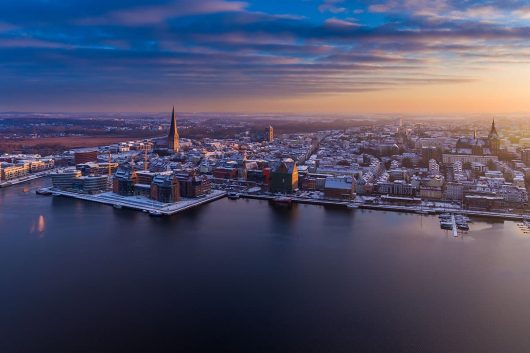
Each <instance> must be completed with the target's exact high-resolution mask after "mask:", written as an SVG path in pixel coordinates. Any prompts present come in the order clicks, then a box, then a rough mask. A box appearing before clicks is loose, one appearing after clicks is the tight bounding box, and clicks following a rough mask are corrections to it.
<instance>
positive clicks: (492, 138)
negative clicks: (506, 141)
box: [488, 118, 501, 155]
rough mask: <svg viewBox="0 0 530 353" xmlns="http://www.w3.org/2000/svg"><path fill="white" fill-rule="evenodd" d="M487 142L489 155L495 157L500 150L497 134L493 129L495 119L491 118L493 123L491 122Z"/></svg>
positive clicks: (495, 129) (494, 128)
mask: <svg viewBox="0 0 530 353" xmlns="http://www.w3.org/2000/svg"><path fill="white" fill-rule="evenodd" d="M488 142H489V146H490V150H491V153H492V154H494V155H497V154H498V153H499V150H500V145H501V142H500V139H499V134H498V133H497V128H496V127H495V118H493V121H492V122H491V130H490V133H489V135H488Z"/></svg>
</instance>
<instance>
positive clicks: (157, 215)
mask: <svg viewBox="0 0 530 353" xmlns="http://www.w3.org/2000/svg"><path fill="white" fill-rule="evenodd" d="M149 215H150V216H151V217H160V216H162V212H160V211H155V210H153V211H149Z"/></svg>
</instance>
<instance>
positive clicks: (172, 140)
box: [167, 106, 180, 152]
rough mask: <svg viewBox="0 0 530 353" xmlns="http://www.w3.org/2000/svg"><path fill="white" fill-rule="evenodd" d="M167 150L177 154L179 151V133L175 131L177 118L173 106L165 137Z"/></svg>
mask: <svg viewBox="0 0 530 353" xmlns="http://www.w3.org/2000/svg"><path fill="white" fill-rule="evenodd" d="M167 139H168V143H167V147H168V149H170V150H172V151H174V152H179V151H180V142H179V132H178V130H177V117H176V116H175V106H173V111H172V113H171V127H170V128H169V135H168V137H167Z"/></svg>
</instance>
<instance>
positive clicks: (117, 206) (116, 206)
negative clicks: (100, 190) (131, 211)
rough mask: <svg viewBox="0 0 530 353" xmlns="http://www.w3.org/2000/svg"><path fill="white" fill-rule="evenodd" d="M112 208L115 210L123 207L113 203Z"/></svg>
mask: <svg viewBox="0 0 530 353" xmlns="http://www.w3.org/2000/svg"><path fill="white" fill-rule="evenodd" d="M112 207H114V208H117V209H120V208H123V206H122V205H120V204H119V203H115V204H114V205H112Z"/></svg>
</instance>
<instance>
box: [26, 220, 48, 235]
mask: <svg viewBox="0 0 530 353" xmlns="http://www.w3.org/2000/svg"><path fill="white" fill-rule="evenodd" d="M45 230H46V220H45V218H44V216H43V215H39V217H37V220H36V221H34V222H33V223H32V224H31V227H30V230H29V232H30V234H32V235H37V236H39V238H40V237H42V236H43V235H44V231H45Z"/></svg>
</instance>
